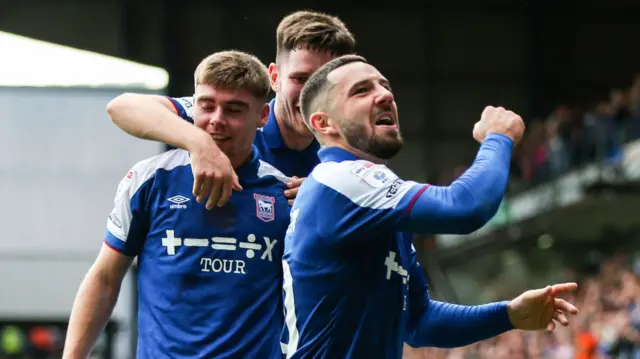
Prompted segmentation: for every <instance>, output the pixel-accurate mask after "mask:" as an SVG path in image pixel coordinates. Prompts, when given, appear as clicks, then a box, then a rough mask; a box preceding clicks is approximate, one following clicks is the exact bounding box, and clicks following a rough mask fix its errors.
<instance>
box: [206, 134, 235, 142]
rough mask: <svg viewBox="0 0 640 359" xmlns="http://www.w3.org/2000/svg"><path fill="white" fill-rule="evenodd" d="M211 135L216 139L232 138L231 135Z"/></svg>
mask: <svg viewBox="0 0 640 359" xmlns="http://www.w3.org/2000/svg"><path fill="white" fill-rule="evenodd" d="M211 137H212V138H213V139H214V140H216V141H225V140H228V139H230V138H231V137H229V136H222V135H211Z"/></svg>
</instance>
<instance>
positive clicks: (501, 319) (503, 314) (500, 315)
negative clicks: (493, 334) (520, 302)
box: [495, 300, 515, 332]
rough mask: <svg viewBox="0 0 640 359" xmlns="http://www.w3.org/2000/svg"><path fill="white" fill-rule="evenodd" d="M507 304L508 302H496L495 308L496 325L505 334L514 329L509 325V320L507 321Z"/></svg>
mask: <svg viewBox="0 0 640 359" xmlns="http://www.w3.org/2000/svg"><path fill="white" fill-rule="evenodd" d="M508 304H509V301H506V300H505V301H502V302H497V303H496V308H495V315H496V325H497V326H498V327H499V328H500V329H502V330H503V331H505V332H507V331H509V330H512V329H515V328H514V326H513V324H512V323H511V319H509V312H507V305H508Z"/></svg>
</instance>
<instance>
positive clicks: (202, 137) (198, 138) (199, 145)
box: [184, 126, 218, 153]
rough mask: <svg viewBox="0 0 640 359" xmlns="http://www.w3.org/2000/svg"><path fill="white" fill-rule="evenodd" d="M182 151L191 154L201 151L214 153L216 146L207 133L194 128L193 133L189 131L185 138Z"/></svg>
mask: <svg viewBox="0 0 640 359" xmlns="http://www.w3.org/2000/svg"><path fill="white" fill-rule="evenodd" d="M184 149H185V150H187V151H189V152H191V153H193V152H200V151H203V150H204V151H214V152H215V151H217V150H218V146H217V145H216V142H215V141H214V140H213V138H211V136H209V134H208V133H206V132H204V131H203V130H201V129H200V128H198V127H195V126H194V127H193V131H189V133H188V134H187V136H185V143H184Z"/></svg>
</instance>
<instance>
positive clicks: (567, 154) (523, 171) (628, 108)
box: [438, 75, 640, 192]
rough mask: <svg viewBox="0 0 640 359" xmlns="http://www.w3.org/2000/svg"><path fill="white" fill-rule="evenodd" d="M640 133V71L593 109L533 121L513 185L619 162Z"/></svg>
mask: <svg viewBox="0 0 640 359" xmlns="http://www.w3.org/2000/svg"><path fill="white" fill-rule="evenodd" d="M637 138H640V75H637V76H636V77H635V79H634V80H633V81H632V83H631V84H630V85H629V86H628V87H627V88H622V89H613V90H612V91H611V93H610V96H609V98H608V99H605V100H603V101H600V102H598V103H596V104H594V106H593V107H592V108H591V109H590V110H587V111H583V110H581V109H579V108H572V107H569V106H564V105H562V106H558V107H557V108H555V109H554V111H552V113H551V114H550V115H549V116H548V117H547V118H545V119H542V118H537V119H533V120H532V121H530V122H529V123H528V124H527V131H526V133H525V137H524V138H523V139H522V141H521V142H520V144H519V145H518V146H517V147H516V148H515V149H514V153H513V160H512V164H511V174H512V178H511V180H510V184H509V186H510V190H511V191H516V192H517V191H520V190H523V189H526V188H529V187H531V186H534V185H537V184H540V183H543V182H546V181H550V180H553V179H555V178H557V177H558V176H559V175H561V174H563V173H566V172H567V171H569V170H571V169H574V168H577V167H580V166H582V165H585V164H587V163H591V162H593V161H595V160H596V159H604V160H610V161H612V163H616V162H617V161H618V160H619V159H621V156H622V151H621V147H622V145H623V144H624V143H627V142H629V141H631V140H634V139H637ZM465 169H466V167H464V166H458V167H455V168H453V169H447V170H445V171H443V172H442V173H441V176H440V178H439V180H438V184H449V183H451V182H452V181H453V180H454V179H455V178H457V177H458V176H459V175H460V174H462V173H463V172H464V170H465Z"/></svg>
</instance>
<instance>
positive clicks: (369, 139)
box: [342, 123, 404, 160]
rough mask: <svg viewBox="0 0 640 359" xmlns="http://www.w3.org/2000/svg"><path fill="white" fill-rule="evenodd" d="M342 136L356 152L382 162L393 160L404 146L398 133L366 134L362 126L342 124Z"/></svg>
mask: <svg viewBox="0 0 640 359" xmlns="http://www.w3.org/2000/svg"><path fill="white" fill-rule="evenodd" d="M343 125H346V126H343V128H342V134H343V137H344V139H345V141H346V142H347V144H348V145H349V146H351V147H353V148H355V149H356V150H358V151H361V152H364V153H366V154H368V155H371V156H374V157H376V158H379V159H382V160H389V159H391V158H393V157H394V156H395V155H396V154H398V152H400V150H401V149H402V146H403V145H404V142H403V140H402V137H401V136H400V133H399V132H395V133H387V134H384V135H379V134H376V133H375V132H374V133H373V134H371V135H369V134H367V129H366V127H365V126H364V125H355V124H347V123H344V124H343Z"/></svg>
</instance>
